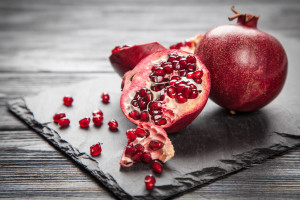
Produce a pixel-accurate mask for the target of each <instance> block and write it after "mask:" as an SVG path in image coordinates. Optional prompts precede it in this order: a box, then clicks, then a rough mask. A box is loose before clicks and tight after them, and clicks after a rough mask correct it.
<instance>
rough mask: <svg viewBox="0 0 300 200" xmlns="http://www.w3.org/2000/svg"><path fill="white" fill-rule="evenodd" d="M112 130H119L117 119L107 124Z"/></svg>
mask: <svg viewBox="0 0 300 200" xmlns="http://www.w3.org/2000/svg"><path fill="white" fill-rule="evenodd" d="M107 125H108V127H109V129H110V130H117V129H118V122H117V121H116V120H115V119H112V120H110V121H109V122H108V123H107Z"/></svg>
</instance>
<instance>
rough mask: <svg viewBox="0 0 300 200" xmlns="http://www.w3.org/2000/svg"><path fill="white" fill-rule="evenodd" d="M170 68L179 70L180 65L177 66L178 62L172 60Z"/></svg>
mask: <svg viewBox="0 0 300 200" xmlns="http://www.w3.org/2000/svg"><path fill="white" fill-rule="evenodd" d="M172 67H173V70H180V64H179V61H178V60H174V61H173V62H172Z"/></svg>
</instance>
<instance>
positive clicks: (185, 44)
mask: <svg viewBox="0 0 300 200" xmlns="http://www.w3.org/2000/svg"><path fill="white" fill-rule="evenodd" d="M193 45H196V44H195V42H190V41H185V42H179V43H177V44H174V45H171V46H170V49H180V48H182V47H192V46H193Z"/></svg>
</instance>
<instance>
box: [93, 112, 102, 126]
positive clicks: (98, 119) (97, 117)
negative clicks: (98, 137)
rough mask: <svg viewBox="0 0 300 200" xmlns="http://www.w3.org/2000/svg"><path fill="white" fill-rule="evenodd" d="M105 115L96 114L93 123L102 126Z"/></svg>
mask: <svg viewBox="0 0 300 200" xmlns="http://www.w3.org/2000/svg"><path fill="white" fill-rule="evenodd" d="M102 121H103V117H102V116H101V115H95V116H93V123H94V124H95V126H100V125H101V124H102Z"/></svg>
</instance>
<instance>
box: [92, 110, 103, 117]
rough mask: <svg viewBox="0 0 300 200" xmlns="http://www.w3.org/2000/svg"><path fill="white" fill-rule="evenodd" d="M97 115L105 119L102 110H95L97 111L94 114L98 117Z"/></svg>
mask: <svg viewBox="0 0 300 200" xmlns="http://www.w3.org/2000/svg"><path fill="white" fill-rule="evenodd" d="M97 115H100V116H102V117H103V112H102V111H101V110H95V111H94V112H93V116H97Z"/></svg>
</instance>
